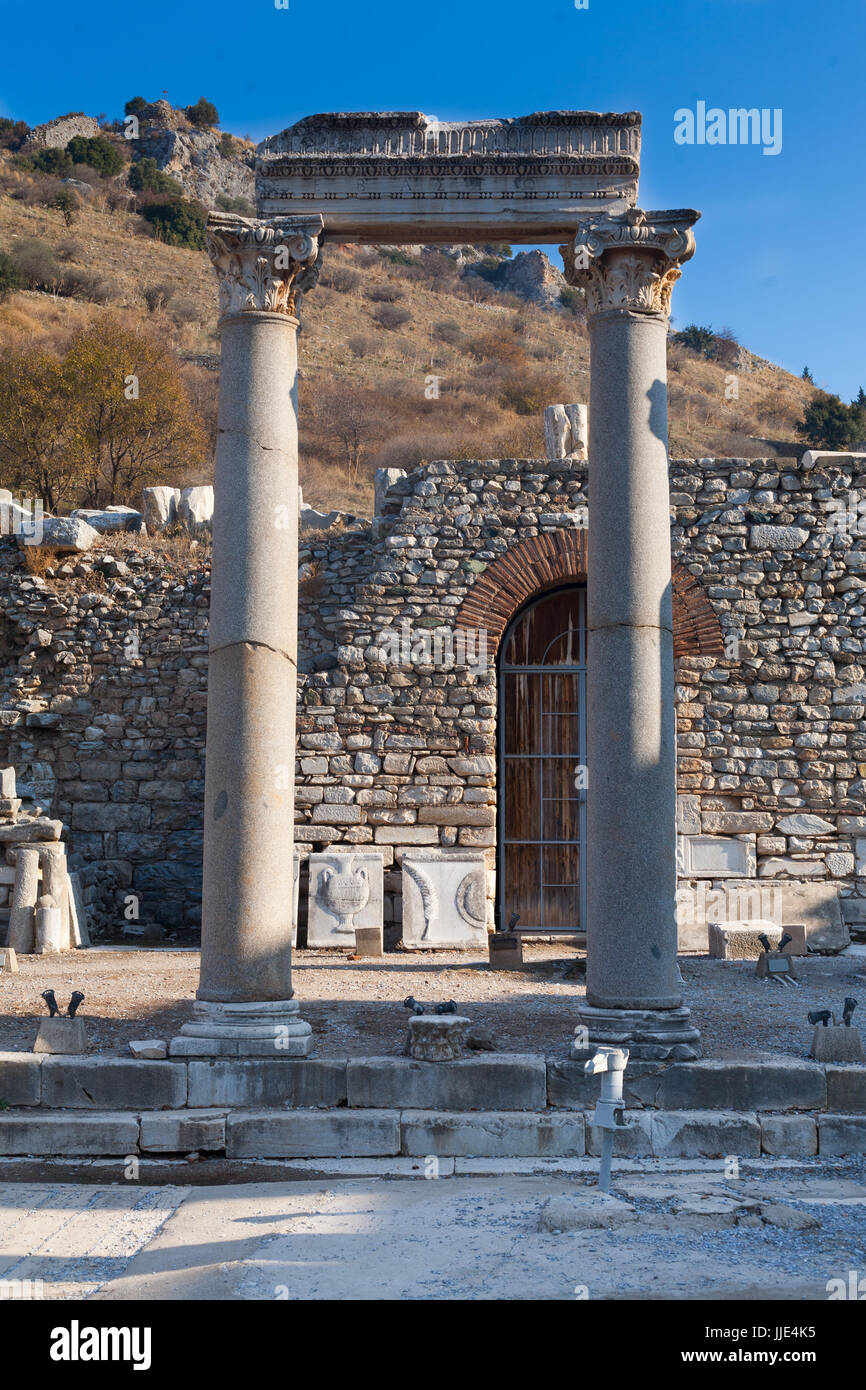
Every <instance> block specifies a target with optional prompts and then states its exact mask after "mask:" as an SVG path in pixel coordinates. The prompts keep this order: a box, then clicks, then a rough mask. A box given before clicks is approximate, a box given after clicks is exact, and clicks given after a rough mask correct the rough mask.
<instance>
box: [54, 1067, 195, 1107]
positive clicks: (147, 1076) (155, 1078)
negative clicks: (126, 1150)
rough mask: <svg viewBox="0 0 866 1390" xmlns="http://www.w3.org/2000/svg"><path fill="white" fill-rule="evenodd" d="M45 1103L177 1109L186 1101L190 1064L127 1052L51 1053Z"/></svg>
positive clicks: (69, 1105) (73, 1105)
mask: <svg viewBox="0 0 866 1390" xmlns="http://www.w3.org/2000/svg"><path fill="white" fill-rule="evenodd" d="M42 1104H43V1105H46V1106H51V1107H52V1108H56V1109H76V1110H78V1109H81V1110H85V1109H91V1108H92V1109H94V1110H100V1109H101V1110H106V1109H111V1110H173V1109H176V1108H178V1107H179V1106H183V1105H186V1066H185V1065H184V1064H183V1063H177V1062H136V1061H133V1060H132V1058H125V1057H121V1058H118V1057H76V1058H74V1059H73V1058H66V1057H58V1058H53V1057H46V1059H45V1061H44V1062H43V1064H42Z"/></svg>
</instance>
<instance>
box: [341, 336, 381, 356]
mask: <svg viewBox="0 0 866 1390" xmlns="http://www.w3.org/2000/svg"><path fill="white" fill-rule="evenodd" d="M375 346H376V345H375V343H374V342H373V339H372V338H368V337H367V336H366V334H364V333H354V334H353V335H352V337H351V338H349V340H348V348H349V351H350V352H352V353H354V355H355V356H356V357H366V356H367V354H368V353H370V352H372V351H373V349H374V348H375Z"/></svg>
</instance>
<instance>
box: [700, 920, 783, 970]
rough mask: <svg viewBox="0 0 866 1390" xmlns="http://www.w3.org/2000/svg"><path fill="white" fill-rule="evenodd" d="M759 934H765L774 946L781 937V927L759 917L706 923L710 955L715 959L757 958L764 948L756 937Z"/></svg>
mask: <svg viewBox="0 0 866 1390" xmlns="http://www.w3.org/2000/svg"><path fill="white" fill-rule="evenodd" d="M760 936H766V937H767V938H768V940H769V941H770V942H771V944H772V945H773V947H776V946H778V943H779V942H780V940H781V939H782V928H781V927H777V926H776V923H775V922H770V921H764V920H762V919H761V918H758V920H757V921H752V922H709V923H708V924H707V942H708V945H709V949H710V955H711V956H714V957H715V959H716V960H757V959H758V956H760V955H761V954H762V953H763V950H764V947H763V946H762V945H761V942H760V941H759V939H758V938H759V937H760Z"/></svg>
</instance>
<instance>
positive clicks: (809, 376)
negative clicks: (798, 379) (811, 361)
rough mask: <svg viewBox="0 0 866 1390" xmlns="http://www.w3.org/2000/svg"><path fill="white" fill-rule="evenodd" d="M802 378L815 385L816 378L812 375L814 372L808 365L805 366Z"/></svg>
mask: <svg viewBox="0 0 866 1390" xmlns="http://www.w3.org/2000/svg"><path fill="white" fill-rule="evenodd" d="M802 380H803V381H808V382H809V384H810V386H814V385H815V378H814V377H813V376H812V373H811V372H810V371H809V368H808V367H804V368H803V374H802Z"/></svg>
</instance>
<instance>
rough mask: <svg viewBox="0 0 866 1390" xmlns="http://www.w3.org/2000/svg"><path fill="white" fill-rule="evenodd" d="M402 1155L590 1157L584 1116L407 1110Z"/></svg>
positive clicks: (404, 1115)
mask: <svg viewBox="0 0 866 1390" xmlns="http://www.w3.org/2000/svg"><path fill="white" fill-rule="evenodd" d="M400 1131H401V1135H402V1149H401V1152H402V1153H404V1154H417V1155H424V1154H437V1155H439V1156H459V1157H461V1158H469V1157H477V1158H508V1157H512V1156H513V1157H516V1158H571V1157H575V1156H580V1155H582V1154H585V1153H586V1135H585V1128H584V1118H583V1115H580V1114H562V1115H550V1114H546V1113H542V1114H535V1115H531V1114H522V1113H520V1112H519V1111H504V1112H503V1111H498V1112H497V1111H489V1110H481V1111H474V1112H471V1113H466V1112H463V1113H460V1114H448V1113H444V1112H443V1111H441V1110H404V1111H403V1113H402V1115H401V1116H400Z"/></svg>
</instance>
